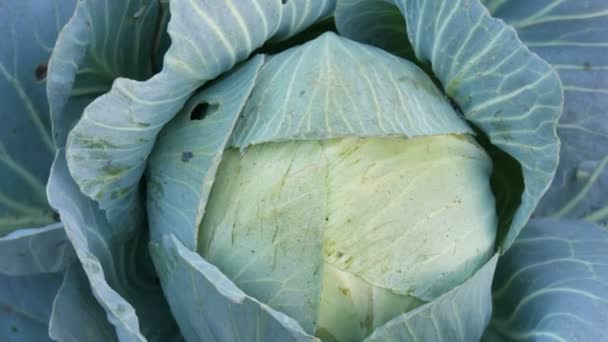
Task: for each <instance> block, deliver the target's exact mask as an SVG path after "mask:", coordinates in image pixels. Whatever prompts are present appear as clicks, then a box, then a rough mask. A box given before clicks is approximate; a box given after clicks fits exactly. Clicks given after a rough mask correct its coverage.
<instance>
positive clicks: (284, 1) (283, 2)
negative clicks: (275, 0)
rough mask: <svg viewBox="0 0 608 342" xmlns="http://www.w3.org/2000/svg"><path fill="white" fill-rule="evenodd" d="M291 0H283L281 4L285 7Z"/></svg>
mask: <svg viewBox="0 0 608 342" xmlns="http://www.w3.org/2000/svg"><path fill="white" fill-rule="evenodd" d="M288 1H289V0H281V3H282V4H283V5H285V4H286V3H287V2H288Z"/></svg>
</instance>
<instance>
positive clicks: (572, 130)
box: [484, 0, 608, 226]
mask: <svg viewBox="0 0 608 342" xmlns="http://www.w3.org/2000/svg"><path fill="white" fill-rule="evenodd" d="M484 3H485V4H486V6H487V7H488V8H489V9H490V11H491V13H492V15H494V16H496V17H498V18H501V19H503V20H505V21H506V22H507V23H508V24H510V25H511V26H513V27H514V28H515V29H516V30H517V34H518V35H519V37H520V38H521V40H522V41H523V42H524V43H526V45H527V46H528V47H529V48H530V49H531V50H532V51H534V52H535V53H537V54H538V55H539V56H541V57H542V58H543V59H545V60H546V61H548V62H549V63H551V64H552V65H553V68H555V70H556V71H557V72H558V74H559V76H560V78H561V80H562V83H563V84H564V97H565V98H564V100H565V102H564V106H565V110H564V115H563V116H562V118H561V120H560V122H559V124H558V126H557V130H558V135H559V137H560V139H561V141H562V149H561V154H560V164H559V167H558V169H557V175H556V177H555V180H554V181H553V184H552V186H551V188H550V189H549V191H548V192H547V194H546V195H545V197H544V198H543V200H542V201H541V202H540V206H539V208H538V209H537V212H536V215H537V216H539V217H543V216H551V217H556V218H559V217H567V218H576V219H584V220H587V221H593V222H597V223H600V224H602V225H604V226H608V196H606V193H608V2H606V1H604V0H590V1H577V0H561V1H549V0H542V1H495V0H494V1H493V0H485V1H484Z"/></svg>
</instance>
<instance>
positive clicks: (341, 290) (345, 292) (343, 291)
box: [338, 287, 350, 296]
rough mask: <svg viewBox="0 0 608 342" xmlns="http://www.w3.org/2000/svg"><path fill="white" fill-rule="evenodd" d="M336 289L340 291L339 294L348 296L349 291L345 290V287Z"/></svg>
mask: <svg viewBox="0 0 608 342" xmlns="http://www.w3.org/2000/svg"><path fill="white" fill-rule="evenodd" d="M338 289H339V290H340V292H342V294H343V295H345V296H348V295H349V294H350V290H349V289H347V288H345V287H338Z"/></svg>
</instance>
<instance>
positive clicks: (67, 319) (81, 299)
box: [48, 262, 117, 342]
mask: <svg viewBox="0 0 608 342" xmlns="http://www.w3.org/2000/svg"><path fill="white" fill-rule="evenodd" d="M48 334H49V336H50V337H51V338H52V339H53V340H55V341H61V342H63V341H66V342H67V341H90V342H97V341H99V342H106V341H107V342H112V341H117V338H116V333H115V332H114V329H113V327H112V325H111V324H110V322H108V319H107V316H106V313H105V312H104V311H103V308H102V307H101V305H99V303H98V302H97V300H96V299H95V297H94V296H93V293H92V292H91V287H90V286H89V282H88V280H87V276H86V274H85V273H84V271H83V270H82V267H81V266H80V264H79V263H78V262H73V263H72V264H71V265H69V266H68V268H67V271H66V272H65V275H64V277H63V282H62V283H61V287H60V288H59V291H58V292H57V296H56V297H55V301H54V302H53V311H52V313H51V318H50V322H49V331H48Z"/></svg>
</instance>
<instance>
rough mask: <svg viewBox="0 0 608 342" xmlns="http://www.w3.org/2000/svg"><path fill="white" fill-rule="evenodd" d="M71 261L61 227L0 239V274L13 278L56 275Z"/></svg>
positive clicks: (69, 249)
mask: <svg viewBox="0 0 608 342" xmlns="http://www.w3.org/2000/svg"><path fill="white" fill-rule="evenodd" d="M73 257H74V252H73V249H72V246H71V245H70V243H69V241H68V240H67V237H66V235H65V231H64V229H63V224H61V223H55V224H51V225H49V226H46V227H43V228H30V229H21V230H17V231H14V232H12V233H10V234H9V235H7V236H5V237H2V238H0V273H3V274H7V275H14V276H24V275H34V274H37V273H56V272H61V271H63V270H64V268H65V266H66V265H67V264H69V263H70V261H71V260H72V259H73Z"/></svg>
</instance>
